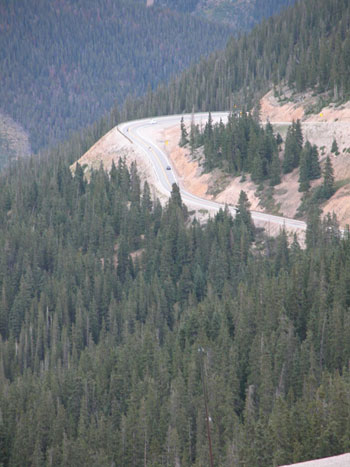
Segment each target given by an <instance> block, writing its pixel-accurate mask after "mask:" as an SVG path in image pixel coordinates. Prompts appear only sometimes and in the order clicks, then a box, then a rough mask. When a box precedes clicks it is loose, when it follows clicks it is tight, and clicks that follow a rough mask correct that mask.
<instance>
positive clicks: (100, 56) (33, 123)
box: [0, 0, 230, 150]
mask: <svg viewBox="0 0 350 467" xmlns="http://www.w3.org/2000/svg"><path fill="white" fill-rule="evenodd" d="M229 34H230V29H229V28H223V27H219V26H216V25H213V24H210V23H208V22H207V21H205V20H204V19H200V18H195V17H192V16H188V15H185V14H181V13H178V12H172V11H170V10H169V9H168V10H161V9H159V8H146V5H145V4H144V5H142V4H141V3H139V2H137V1H134V0H131V1H130V0H113V1H112V0H96V1H95V0H94V1H93V0H87V1H86V0H84V1H83V0H78V1H76V0H74V1H73V0H53V1H47V0H23V1H21V2H8V1H6V0H0V68H1V87H0V103H1V104H0V105H1V109H0V110H1V111H2V112H3V113H5V114H8V115H10V116H11V117H12V118H13V119H14V120H15V121H17V122H19V123H20V124H21V125H22V126H23V127H24V128H25V129H26V130H27V131H28V132H29V134H30V139H31V144H32V147H33V149H34V150H37V149H38V148H39V147H42V146H43V145H45V144H47V143H52V142H53V141H55V140H57V139H60V138H63V137H66V136H67V135H68V133H69V132H70V131H74V130H76V129H77V128H81V127H83V126H86V125H87V124H90V123H92V122H94V121H95V120H96V119H97V118H98V117H100V116H101V115H103V114H104V113H105V112H106V111H108V110H110V109H111V107H112V106H113V104H114V103H115V102H117V103H118V105H119V106H121V104H122V103H123V100H124V99H125V97H126V95H127V94H132V95H134V96H137V95H141V94H143V93H145V92H146V91H147V89H148V90H151V88H153V87H155V86H156V85H157V84H158V83H160V82H162V81H164V82H166V81H167V80H168V79H169V77H170V76H171V75H173V74H175V73H178V72H179V71H181V70H183V69H184V68H186V67H188V66H189V65H190V64H191V63H192V62H194V61H195V60H198V59H199V57H201V56H203V55H204V56H205V55H207V54H208V53H209V52H210V51H212V50H215V49H218V48H222V47H224V45H225V44H226V42H227V38H228V36H229Z"/></svg>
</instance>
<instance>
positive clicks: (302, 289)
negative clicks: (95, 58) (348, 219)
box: [0, 0, 350, 467]
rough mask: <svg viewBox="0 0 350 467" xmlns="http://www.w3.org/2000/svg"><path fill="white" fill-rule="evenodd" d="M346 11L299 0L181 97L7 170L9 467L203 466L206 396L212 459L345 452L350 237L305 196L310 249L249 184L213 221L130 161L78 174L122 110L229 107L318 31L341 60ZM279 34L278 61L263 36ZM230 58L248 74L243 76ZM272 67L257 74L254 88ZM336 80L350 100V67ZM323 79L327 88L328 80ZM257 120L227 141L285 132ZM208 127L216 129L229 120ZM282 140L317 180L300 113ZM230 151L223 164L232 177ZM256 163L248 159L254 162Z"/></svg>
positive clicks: (4, 371) (235, 124)
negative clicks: (260, 216) (263, 224)
mask: <svg viewBox="0 0 350 467" xmlns="http://www.w3.org/2000/svg"><path fill="white" fill-rule="evenodd" d="M55 4H56V3H55V2H52V3H50V5H55ZM60 4H62V2H60ZM63 4H64V5H67V4H66V3H65V2H63ZM18 5H21V3H19V4H18ZM22 5H24V3H22ZM316 6H317V8H316ZM332 6H333V7H332ZM309 7H310V8H313V13H314V15H315V19H314V20H312V15H311V10H310V11H309ZM332 8H334V11H333V10H332ZM348 9H349V7H348V5H347V2H345V1H343V2H342V1H341V0H335V1H332V2H325V1H323V0H319V1H318V2H316V0H308V1H307V2H298V3H297V5H296V7H295V10H294V9H293V10H292V9H291V10H289V11H288V12H287V13H285V14H284V15H285V16H281V17H280V19H274V20H269V21H267V22H266V23H264V25H262V26H261V27H258V28H257V29H255V30H254V32H253V33H252V35H251V36H243V37H242V38H241V39H239V40H238V41H237V42H235V41H232V42H231V44H230V45H229V46H228V48H227V50H226V52H225V53H224V55H219V54H217V55H215V56H213V57H212V59H210V61H207V62H205V61H202V63H201V64H200V65H198V66H197V67H194V68H193V69H192V70H190V71H189V72H187V73H185V74H184V75H183V76H182V77H181V78H179V79H178V80H176V81H174V83H173V84H172V85H171V86H170V87H169V88H166V87H165V86H163V87H162V88H161V89H160V90H158V91H157V92H156V93H155V94H152V93H151V92H150V91H149V92H148V93H147V96H146V97H145V98H143V99H139V100H133V99H131V98H129V99H127V102H126V104H125V107H124V108H123V109H122V110H121V111H120V112H119V111H118V108H117V107H116V108H114V109H113V112H112V113H111V115H108V116H106V117H105V118H103V119H101V120H99V121H98V122H97V123H95V124H94V125H93V126H92V127H91V128H88V129H86V130H85V132H84V133H81V134H75V135H74V136H72V137H71V139H70V140H69V141H67V142H65V143H64V144H61V145H60V146H58V147H57V148H55V149H51V150H47V151H44V152H41V153H40V154H38V155H37V156H36V157H31V158H28V159H23V160H18V161H14V162H13V163H12V164H11V165H10V166H9V167H8V168H6V169H5V170H4V171H3V173H1V174H0V248H1V250H0V251H1V255H0V465H2V466H4V467H15V466H16V467H23V466H28V467H29V466H62V467H63V466H65V467H66V466H72V467H79V466H84V467H85V466H96V465H98V466H106V467H110V466H119V465H121V466H133V467H138V466H145V465H148V466H174V465H180V466H182V467H187V466H188V467H189V466H197V467H200V466H204V465H208V442H207V431H206V414H205V400H204V394H205V393H206V394H207V404H208V413H209V417H210V422H209V426H210V432H211V439H212V447H213V457H214V465H215V466H216V467H221V466H227V467H231V466H232V465H235V466H239V467H246V466H249V467H265V466H266V467H270V466H278V465H282V464H287V463H292V462H299V461H303V460H309V459H312V458H317V457H326V456H330V455H336V454H340V453H343V452H345V451H349V449H350V442H349V440H350V370H349V362H350V313H349V311H350V233H349V230H348V229H347V230H345V232H343V234H342V235H341V233H340V231H339V228H338V224H337V221H336V219H335V218H334V217H332V216H327V217H326V218H325V219H324V220H321V217H320V210H319V209H318V207H317V204H316V203H312V202H311V203H310V204H309V206H308V212H307V222H308V227H307V231H306V238H305V245H303V244H302V242H301V244H300V243H299V241H298V238H297V237H296V236H295V237H294V238H292V239H289V238H288V237H287V234H286V232H284V231H281V233H280V235H279V236H278V237H277V238H275V239H273V238H269V237H268V236H267V235H266V233H265V232H263V231H262V230H260V229H256V228H255V227H254V225H253V224H252V221H251V217H250V213H249V207H250V206H249V202H248V199H247V196H246V194H245V193H244V192H241V194H240V197H239V203H238V206H237V208H238V211H237V215H236V217H235V218H234V219H233V218H232V217H231V216H230V214H229V212H228V211H220V212H219V213H218V214H217V215H216V216H215V217H214V218H212V219H210V220H209V221H208V222H207V223H206V224H204V225H201V224H200V223H199V222H197V221H196V220H195V219H194V214H193V213H191V212H188V209H187V208H186V207H185V206H184V205H183V203H182V200H181V196H180V192H179V189H178V187H177V186H176V185H173V189H172V193H171V197H170V199H169V202H168V203H167V204H166V205H165V206H162V205H161V204H160V203H159V201H158V200H156V199H153V198H152V196H151V189H150V187H149V186H148V185H147V183H141V181H140V177H139V175H138V172H137V168H136V166H135V165H132V166H131V167H129V168H128V166H127V164H126V162H125V160H119V162H117V163H116V164H115V165H113V166H112V169H111V171H110V172H109V173H106V172H105V171H104V170H103V168H102V167H101V168H100V170H95V171H92V173H91V177H90V178H89V182H87V180H86V179H85V177H84V167H81V166H80V165H79V164H78V165H76V167H75V170H74V171H72V170H71V164H72V163H73V162H75V161H76V160H78V159H79V158H80V156H81V155H82V154H83V153H84V152H85V151H86V150H87V149H88V148H89V147H90V146H91V145H92V144H93V142H94V141H96V140H97V139H98V138H99V137H100V136H101V135H103V134H104V133H105V132H106V131H107V130H108V129H109V128H110V127H112V126H114V125H115V124H116V123H118V122H119V121H120V120H121V119H126V118H128V117H130V116H137V115H138V114H142V115H145V114H147V113H152V114H160V113H171V112H173V111H178V110H179V109H181V111H182V110H185V109H186V108H187V107H186V106H188V107H189V110H190V111H192V108H193V106H194V107H195V108H196V107H197V106H198V108H208V107H209V106H212V109H214V108H216V107H220V106H221V105H223V106H226V105H228V103H229V104H230V106H231V104H233V101H232V102H231V99H232V95H233V94H232V92H233V91H236V90H238V89H243V91H242V94H241V95H242V96H243V95H244V94H246V95H247V96H249V95H250V91H254V92H255V91H256V92H257V91H258V90H262V89H263V88H264V86H265V85H266V86H267V84H268V82H269V80H270V79H272V80H273V79H274V78H273V77H275V76H277V77H278V79H279V76H278V72H281V70H282V65H283V64H287V65H288V64H289V65H288V66H286V69H285V76H284V77H285V78H288V79H289V77H290V76H292V75H290V73H291V72H292V71H293V67H294V65H293V63H294V62H293V60H294V59H295V57H296V56H297V57H298V60H299V58H300V57H301V56H302V53H303V50H306V49H303V48H302V47H301V45H300V44H301V42H299V40H300V37H304V38H305V44H308V40H309V39H310V38H311V36H312V34H314V35H315V36H312V37H315V38H318V37H319V36H317V34H318V33H317V32H316V31H318V30H320V29H321V30H322V31H323V32H322V34H323V36H322V35H321V36H320V37H327V39H325V41H326V43H327V44H332V40H333V39H332V38H333V37H334V34H340V38H341V39H342V40H343V39H344V41H343V42H341V47H340V49H339V50H340V54H339V57H338V58H339V60H340V61H339V64H340V65H339V70H342V69H343V70H344V68H342V67H343V65H344V64H346V60H345V58H344V57H345V55H344V56H343V54H345V52H346V43H347V42H346V37H347V34H348V32H347V25H348V22H347V21H348V18H349V14H348ZM298 12H299V13H300V12H304V16H301V17H300V18H299V23H297V22H296V18H297V13H298ZM330 12H332V14H333V16H332V21H334V23H333V22H332V23H331V20H330V19H329V18H328V16H327V14H328V13H330ZM153 14H154V13H153ZM283 18H284V19H283ZM307 18H308V20H307V21H309V23H307V22H306V19H307ZM91 20H92V19H91ZM333 24H334V25H337V26H333ZM306 25H307V26H308V27H306ZM269 28H272V29H269ZM274 28H275V29H274ZM278 28H280V34H281V35H280V36H279V37H280V39H283V38H284V41H283V40H281V41H280V42H279V43H280V46H281V48H280V49H279V50H278V53H277V48H275V49H273V48H270V49H269V48H266V47H268V44H270V45H269V46H270V47H272V44H273V42H272V39H276V37H277V36H275V35H274V34H275V33H274V32H273V31H274V30H278ZM337 28H338V31H337V32H336V29H337ZM264 31H265V32H264ZM293 31H294V32H293ZM325 31H326V32H325ZM292 32H293V35H292V36H290V35H289V33H291V34H292ZM259 34H262V36H261V35H259ZM263 34H266V36H264V35H263ZM269 34H271V36H270V35H269ZM320 34H321V33H320ZM264 37H265V39H266V40H260V39H261V38H264ZM292 37H293V38H294V39H293V40H291V38H292ZM258 38H259V40H258ZM268 39H269V40H268ZM315 40H316V39H315ZM319 40H320V50H322V44H324V43H323V42H322V41H323V39H319ZM254 41H256V42H255V45H254ZM235 44H236V45H235ZM238 44H241V45H242V44H243V45H244V47H245V48H237V47H238ZM283 44H284V45H283ZM282 45H283V48H282ZM299 46H300V49H298V50H299V51H300V54H301V55H299V52H298V53H297V52H296V49H295V47H299ZM254 47H255V50H256V51H259V54H258V56H263V57H266V54H267V53H271V57H270V58H271V59H272V60H274V61H275V63H276V68H274V74H271V73H272V72H271V73H270V71H271V70H270V71H268V69H267V68H265V67H267V65H266V63H267V61H265V59H264V60H258V61H255V59H254V56H255V55H254V54H253V53H252V51H253V49H254ZM276 47H277V45H276ZM293 47H294V48H293ZM0 50H1V51H2V50H3V49H0ZM328 50H329V54H328V55H327V57H328V58H329V60H333V57H334V54H333V53H332V50H333V49H332V48H331V46H330V47H329V49H328ZM230 51H231V52H230ZM239 51H240V52H239ZM274 51H275V52H276V54H275V55H274ZM293 51H294V52H293ZM288 53H291V58H290V60H291V62H289V61H288V60H289V59H288V58H287V56H285V54H287V55H288ZM230 54H232V56H231V55H230ZM245 54H246V55H245ZM316 56H317V55H316ZM224 57H226V58H227V60H226V59H225V60H226V62H225V60H224ZM283 57H284V58H283ZM229 58H230V61H231V63H232V64H233V63H236V65H237V64H239V65H242V66H236V67H235V70H237V75H235V78H234V79H233V76H234V75H232V74H230V73H231V72H232V71H233V68H229V67H228V63H229V60H228V59H229ZM245 60H248V61H245ZM266 60H267V58H266ZM284 60H285V61H284ZM248 62H249V64H248ZM254 63H255V65H254ZM300 63H301V62H300ZM316 63H318V62H317V60H316ZM332 63H333V62H332ZM232 67H233V65H232ZM242 67H245V68H244V69H245V71H244V72H243V68H242ZM271 67H272V65H271ZM279 67H281V68H279ZM297 69H298V70H301V68H300V69H299V68H298V67H297ZM219 70H221V73H219ZM261 70H265V71H266V76H265V75H264V76H265V78H264V79H262V80H261V82H258V83H257V84H256V87H254V89H253V88H252V89H250V90H249V92H248V86H251V83H253V77H254V75H256V74H259V73H260V71H261ZM327 70H328V71H327V73H329V72H331V76H336V75H335V74H334V73H335V69H334V67H333V68H332V67H329V68H327ZM337 71H338V70H337ZM196 73H201V75H200V76H201V78H199V75H196ZM296 76H298V75H295V77H296ZM317 76H318V75H317ZM339 76H341V79H342V80H343V81H339V86H338V87H337V88H336V91H337V92H338V93H339V97H341V95H342V96H343V97H345V96H346V92H347V88H346V84H344V83H346V76H347V75H346V74H342V75H339ZM219 77H220V78H219ZM227 77H229V79H226V78H227ZM230 77H231V78H230ZM213 78H215V80H216V81H211V80H212V79H213ZM230 79H231V81H230ZM278 79H277V78H276V82H277V81H278ZM318 79H319V82H316V84H315V86H316V88H317V89H319V90H320V89H329V90H330V91H332V89H333V91H334V90H335V88H334V87H333V84H332V81H331V79H330V80H329V82H327V81H326V82H324V83H323V84H325V83H326V85H325V86H324V87H323V88H322V81H321V79H320V78H318ZM229 81H230V83H229ZM199 83H201V85H199ZM209 83H210V84H209ZM249 83H250V84H249ZM293 83H294V81H293V80H291V83H290V84H291V85H293ZM341 83H343V84H341ZM233 84H234V86H233ZM296 84H297V82H296V81H295V85H296ZM194 86H197V92H196V93H194ZM231 86H233V87H232V88H231ZM235 86H237V88H236V87H235ZM239 86H243V87H242V88H239ZM320 86H321V87H320ZM214 89H217V94H215V93H214V91H213V90H214ZM226 91H227V93H226ZM333 91H332V92H333ZM215 96H216V97H215ZM225 96H226V97H225ZM170 104H171V105H170ZM237 105H238V103H237ZM256 124H257V123H256V122H254V120H253V119H250V116H249V115H248V114H247V115H245V114H244V115H243V116H242V120H240V119H238V120H237V121H234V120H233V119H232V120H231V122H229V126H228V128H227V129H226V130H227V134H226V136H227V138H229V135H230V131H232V130H233V129H234V131H235V132H237V134H239V133H241V134H242V141H243V139H244V138H243V136H244V132H245V135H249V134H250V132H251V131H252V132H255V133H256V135H257V136H258V137H259V138H260V137H261V141H265V142H266V143H267V142H269V143H270V144H271V148H270V152H269V154H270V156H271V154H272V157H273V156H274V155H275V154H276V152H275V151H276V147H275V144H278V141H277V139H275V137H274V136H273V135H272V134H271V132H270V130H269V128H267V129H266V130H264V131H265V133H263V132H262V130H261V129H260V127H259V126H256ZM230 125H231V127H230ZM241 125H242V126H241ZM226 130H225V131H226ZM206 131H207V133H208V127H207V129H206ZM212 131H213V134H215V135H219V132H220V131H222V135H221V136H223V135H224V130H223V128H222V125H221V127H220V126H218V127H217V128H216V127H215V128H212ZM215 132H216V133H215ZM269 132H270V133H269ZM289 133H290V136H289V139H290V141H291V143H290V145H291V148H292V150H291V151H290V153H291V154H295V148H296V147H297V146H298V144H299V146H298V148H299V149H300V153H298V154H299V159H298V163H299V164H300V171H301V172H302V164H303V166H304V167H303V170H304V175H305V177H306V179H304V180H301V181H300V185H301V186H303V188H305V189H306V190H307V189H308V188H307V186H306V185H307V181H308V180H309V178H312V177H316V176H319V173H317V174H316V170H315V169H316V168H317V167H316V164H315V163H314V162H315V153H314V149H313V148H312V147H311V145H309V146H310V147H309V146H307V145H306V142H305V144H304V146H303V148H300V137H299V136H300V133H299V129H298V123H297V122H295V123H293V125H292V126H291V129H290V132H289ZM233 134H235V133H234V132H233ZM204 136H205V135H203V138H204ZM197 137H199V135H198V134H197ZM209 141H212V142H215V141H216V139H215V138H214V139H210V138H208V139H207V143H206V144H207V145H209V149H210V148H211V149H215V151H212V152H211V153H210V154H209V153H208V154H209V158H208V163H209V164H212V165H213V166H216V164H218V157H217V156H218V152H217V151H216V149H217V148H218V147H220V146H216V144H214V143H213V144H212V143H208V142H209ZM244 141H245V143H244V144H246V143H249V141H248V139H247V138H246V139H245V140H244ZM203 143H204V144H205V140H204V139H203ZM286 144H287V141H286ZM242 147H243V146H242ZM293 148H294V149H293ZM227 154H229V152H227ZM231 154H232V153H231ZM210 156H211V157H212V159H210ZM237 160H239V159H232V160H231V163H232V164H231V166H230V160H229V159H227V161H226V160H224V159H223V160H222V161H220V162H224V163H226V164H227V166H228V168H229V170H231V169H232V171H237V172H238V170H239V167H235V165H234V163H237ZM287 160H288V159H287ZM241 161H242V163H243V159H242V158H241ZM248 162H249V161H248V159H247V160H246V161H245V162H244V163H247V164H248V165H247V166H246V167H245V168H244V167H243V166H242V167H241V169H244V170H248V169H249V170H250V169H252V168H253V166H251V167H249V163H248ZM296 162H297V161H296V160H295V159H294V158H293V159H290V163H291V167H292V166H293V164H294V165H295V164H296ZM266 167H268V164H267V165H266ZM281 169H282V170H286V171H288V170H290V167H289V166H288V167H286V168H285V169H283V166H282V167H281ZM314 170H315V171H314ZM263 176H264V177H268V176H269V174H268V173H266V174H264V175H263ZM302 183H303V185H302Z"/></svg>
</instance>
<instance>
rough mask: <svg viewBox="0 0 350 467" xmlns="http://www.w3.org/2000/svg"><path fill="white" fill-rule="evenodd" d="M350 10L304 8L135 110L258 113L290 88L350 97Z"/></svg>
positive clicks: (335, 3)
mask: <svg viewBox="0 0 350 467" xmlns="http://www.w3.org/2000/svg"><path fill="white" fill-rule="evenodd" d="M349 53H350V4H349V2H348V1H347V0H332V1H329V0H307V1H298V2H296V4H295V5H294V6H292V7H289V8H288V9H287V10H286V11H284V12H282V13H281V14H280V15H278V16H274V17H272V18H269V19H268V20H265V21H263V22H262V23H261V24H260V25H258V26H256V27H255V28H254V29H253V30H252V31H251V32H250V33H247V34H244V35H242V36H241V37H240V38H232V39H230V40H229V43H228V45H227V47H226V49H225V50H224V51H223V52H217V53H214V54H212V55H211V56H210V57H209V58H203V59H202V60H201V61H200V62H199V63H198V64H196V65H194V66H192V67H191V68H189V69H188V70H187V71H185V72H184V73H183V74H182V75H180V76H178V77H177V78H175V79H174V80H173V81H172V82H171V83H170V85H169V86H168V87H166V86H163V85H161V86H160V87H159V88H158V90H157V91H156V92H155V93H153V94H148V95H147V96H145V97H144V98H142V99H140V100H139V101H137V102H135V103H134V106H129V108H128V109H127V110H128V114H129V115H132V116H143V115H146V114H152V112H154V109H157V110H158V112H159V113H161V114H164V115H166V114H171V113H181V112H192V111H193V110H194V111H200V110H212V111H213V110H233V108H234V105H237V106H241V107H243V106H248V108H250V107H252V106H253V105H254V103H256V97H257V96H261V94H262V93H263V92H266V91H268V90H269V89H271V88H272V87H273V86H274V87H275V92H276V95H278V94H279V92H280V86H281V85H282V84H284V83H286V84H288V85H289V86H290V87H291V88H293V89H294V90H296V91H305V90H308V89H312V90H313V91H314V92H316V93H328V97H327V96H326V100H327V99H329V100H334V101H337V100H338V101H341V100H345V99H347V98H349V95H350V79H349V77H350V69H349V67H350V60H349Z"/></svg>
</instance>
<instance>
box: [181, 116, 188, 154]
mask: <svg viewBox="0 0 350 467" xmlns="http://www.w3.org/2000/svg"><path fill="white" fill-rule="evenodd" d="M180 128H181V138H180V143H179V146H181V147H183V146H185V145H186V144H187V143H188V133H187V130H186V125H185V123H184V118H183V117H181V123H180Z"/></svg>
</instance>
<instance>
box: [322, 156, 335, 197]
mask: <svg viewBox="0 0 350 467" xmlns="http://www.w3.org/2000/svg"><path fill="white" fill-rule="evenodd" d="M334 192H335V186H334V171H333V166H332V163H331V159H330V157H329V156H328V157H327V159H326V163H325V166H324V169H323V184H322V197H323V198H324V199H328V198H330V197H331V196H332V195H333V194H334Z"/></svg>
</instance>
